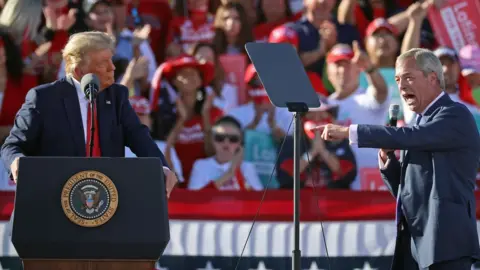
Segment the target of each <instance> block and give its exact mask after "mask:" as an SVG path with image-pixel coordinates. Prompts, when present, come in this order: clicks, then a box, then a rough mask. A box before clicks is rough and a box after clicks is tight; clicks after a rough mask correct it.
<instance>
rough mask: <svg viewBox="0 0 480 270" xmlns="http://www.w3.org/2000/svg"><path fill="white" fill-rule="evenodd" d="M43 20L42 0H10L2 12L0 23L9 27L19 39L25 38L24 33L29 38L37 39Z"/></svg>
mask: <svg viewBox="0 0 480 270" xmlns="http://www.w3.org/2000/svg"><path fill="white" fill-rule="evenodd" d="M41 20H42V1H40V0H9V1H7V3H6V4H5V6H4V7H3V10H2V13H1V14H0V25H2V26H5V27H7V28H8V29H9V32H10V33H11V34H12V35H13V36H14V38H15V39H16V40H17V41H19V40H18V39H21V38H23V35H24V34H25V35H26V37H27V38H29V39H31V40H35V39H36V38H37V35H38V31H37V30H38V27H39V25H40V23H41ZM25 30H27V32H26V33H25Z"/></svg>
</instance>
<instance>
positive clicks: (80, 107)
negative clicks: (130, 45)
mask: <svg viewBox="0 0 480 270" xmlns="http://www.w3.org/2000/svg"><path fill="white" fill-rule="evenodd" d="M114 48H115V41H114V39H113V38H112V37H111V36H109V35H108V34H105V33H102V32H82V33H78V34H75V35H72V36H71V38H70V40H69V41H68V43H67V45H66V46H65V49H64V51H63V58H64V61H65V63H66V65H65V69H66V73H67V77H66V78H64V79H61V80H58V81H56V82H53V83H50V84H45V85H40V86H38V87H35V88H33V89H31V90H30V91H29V92H28V94H27V96H26V99H25V103H24V104H23V106H22V108H21V109H20V111H19V112H18V114H17V116H16V119H15V124H14V126H13V128H12V130H11V133H10V136H8V138H7V139H6V141H5V143H4V145H3V147H2V149H1V157H2V159H3V161H4V163H5V164H6V167H7V168H9V169H10V173H11V175H12V177H13V179H14V180H15V181H16V180H17V176H18V160H19V158H21V157H24V156H70V157H82V156H83V157H84V156H87V152H89V150H90V149H89V148H87V142H89V141H90V138H89V137H90V128H89V127H88V126H89V125H90V123H91V121H90V120H91V119H90V118H91V117H92V116H91V115H90V109H89V106H90V103H89V101H88V100H87V98H86V97H85V93H84V91H83V89H81V87H80V81H81V79H82V77H83V76H84V75H85V74H88V73H93V74H95V75H96V76H97V77H98V78H99V81H100V91H101V92H100V93H99V94H98V96H97V103H96V104H97V106H96V107H97V110H96V112H98V113H94V114H93V116H94V117H93V119H94V120H95V122H94V123H95V126H96V127H97V128H95V131H98V133H97V132H96V133H95V135H94V146H96V147H94V149H93V151H92V155H93V156H104V157H123V156H124V151H125V146H128V147H129V148H130V149H131V150H132V151H133V152H134V153H135V154H136V155H137V156H139V157H159V158H160V159H161V161H162V164H163V166H164V167H163V168H164V170H163V171H164V174H165V181H166V189H167V196H170V192H171V191H172V189H173V187H174V186H175V184H176V183H177V181H178V180H177V177H176V175H175V173H174V172H173V171H171V170H170V169H169V168H168V165H167V162H166V160H165V157H164V156H163V154H162V152H161V151H160V150H159V149H158V147H157V145H156V144H155V142H154V141H153V140H152V138H151V137H150V134H149V130H148V128H147V127H145V126H144V125H142V124H141V123H140V121H139V119H138V117H137V115H136V114H135V112H134V110H133V109H132V107H131V105H130V102H129V100H128V95H129V94H128V89H127V88H126V87H124V86H122V85H118V84H115V83H114V77H113V73H114V70H115V67H114V65H113V63H112V56H113V52H114Z"/></svg>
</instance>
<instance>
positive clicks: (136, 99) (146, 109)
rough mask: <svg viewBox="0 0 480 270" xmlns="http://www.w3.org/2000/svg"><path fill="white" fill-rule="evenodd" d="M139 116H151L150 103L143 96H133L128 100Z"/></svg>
mask: <svg viewBox="0 0 480 270" xmlns="http://www.w3.org/2000/svg"><path fill="white" fill-rule="evenodd" d="M128 101H130V105H132V108H133V110H134V111H135V112H136V113H137V114H150V102H149V101H148V99H146V98H144V97H142V96H132V97H130V98H129V99H128Z"/></svg>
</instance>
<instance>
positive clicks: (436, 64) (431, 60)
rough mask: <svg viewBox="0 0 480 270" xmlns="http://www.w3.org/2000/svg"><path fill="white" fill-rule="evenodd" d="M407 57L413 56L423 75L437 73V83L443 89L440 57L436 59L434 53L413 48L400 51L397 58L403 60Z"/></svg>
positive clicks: (443, 82) (399, 60)
mask: <svg viewBox="0 0 480 270" xmlns="http://www.w3.org/2000/svg"><path fill="white" fill-rule="evenodd" d="M408 58H414V59H415V63H416V64H417V67H418V69H420V70H421V71H422V72H423V75H424V76H427V75H428V74H430V73H432V72H433V73H435V75H437V79H438V84H439V85H440V88H442V89H445V79H444V77H443V66H442V62H440V59H438V57H437V56H435V54H434V53H433V52H432V51H430V50H427V49H421V48H413V49H410V50H408V51H406V52H404V53H402V54H401V55H400V56H399V57H398V58H397V63H398V62H403V61H404V60H406V59H408Z"/></svg>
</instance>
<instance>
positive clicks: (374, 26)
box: [366, 18, 398, 36]
mask: <svg viewBox="0 0 480 270" xmlns="http://www.w3.org/2000/svg"><path fill="white" fill-rule="evenodd" d="M381 29H385V30H387V31H389V32H390V33H392V35H394V36H396V35H397V34H398V31H397V28H396V27H395V26H394V25H392V24H391V23H389V22H388V21H387V20H386V19H385V18H376V19H375V20H373V21H372V22H371V23H370V24H368V27H367V30H366V35H367V36H371V35H373V34H375V32H377V31H378V30H381Z"/></svg>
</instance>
